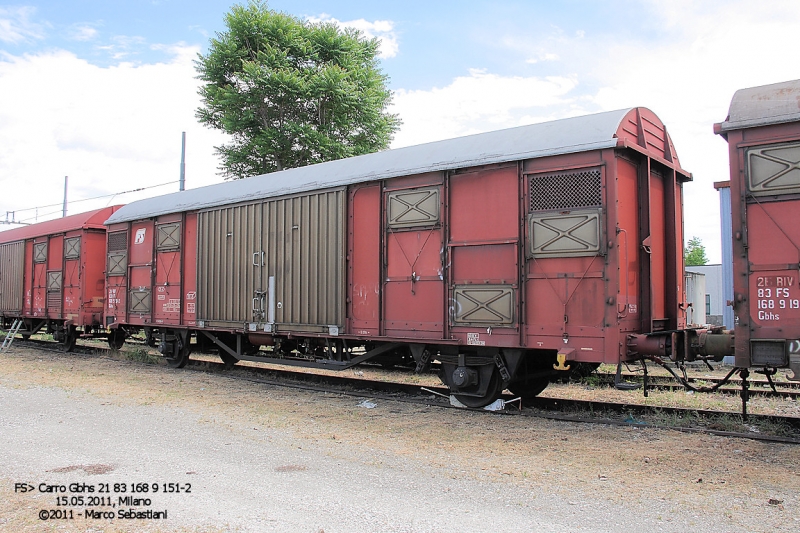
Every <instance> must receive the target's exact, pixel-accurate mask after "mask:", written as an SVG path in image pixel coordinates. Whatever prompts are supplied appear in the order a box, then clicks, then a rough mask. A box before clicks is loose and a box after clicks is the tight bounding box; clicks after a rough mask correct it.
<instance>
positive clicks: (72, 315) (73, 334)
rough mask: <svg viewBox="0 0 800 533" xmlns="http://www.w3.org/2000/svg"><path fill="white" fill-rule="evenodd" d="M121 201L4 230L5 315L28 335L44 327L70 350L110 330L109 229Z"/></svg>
mask: <svg viewBox="0 0 800 533" xmlns="http://www.w3.org/2000/svg"><path fill="white" fill-rule="evenodd" d="M117 209H119V206H113V207H107V208H104V209H98V210H95V211H89V212H86V213H81V214H78V215H72V216H68V217H65V218H59V219H56V220H50V221H47V222H41V223H38V224H32V225H30V226H25V227H22V228H17V229H12V230H8V231H3V232H0V316H1V317H2V321H3V326H4V327H5V328H10V327H11V325H13V322H14V321H15V320H21V321H22V324H21V327H20V329H19V332H20V333H21V334H22V335H23V337H28V336H30V335H32V334H34V333H36V332H38V331H39V330H41V329H42V328H45V330H46V331H47V332H48V333H53V334H54V336H55V338H56V339H57V340H59V341H61V342H63V343H64V344H65V346H66V347H67V349H68V350H71V349H72V348H73V347H74V346H75V340H76V339H77V337H78V336H79V335H80V334H81V333H83V334H91V333H92V332H94V331H95V330H100V331H104V330H105V327H104V325H103V303H104V297H105V294H104V289H103V288H104V283H105V279H104V270H105V259H106V232H105V226H104V225H103V222H105V220H106V219H107V218H108V217H109V216H111V215H112V214H113V213H114V212H115V211H116V210H117Z"/></svg>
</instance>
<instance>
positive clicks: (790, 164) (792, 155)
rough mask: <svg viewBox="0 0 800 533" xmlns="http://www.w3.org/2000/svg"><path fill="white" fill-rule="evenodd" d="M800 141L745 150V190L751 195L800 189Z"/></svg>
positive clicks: (792, 191)
mask: <svg viewBox="0 0 800 533" xmlns="http://www.w3.org/2000/svg"><path fill="white" fill-rule="evenodd" d="M798 163H800V143H791V144H779V145H770V146H760V147H757V148H750V149H749V150H747V190H748V191H749V192H750V193H751V194H752V195H754V196H765V195H775V194H789V193H797V192H800V168H799V167H798Z"/></svg>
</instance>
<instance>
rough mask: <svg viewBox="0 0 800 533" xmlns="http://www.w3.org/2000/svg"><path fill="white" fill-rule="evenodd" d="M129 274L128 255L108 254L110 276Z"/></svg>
mask: <svg viewBox="0 0 800 533" xmlns="http://www.w3.org/2000/svg"><path fill="white" fill-rule="evenodd" d="M127 273H128V254H127V253H126V252H112V253H109V254H108V275H109V276H124V275H125V274H127Z"/></svg>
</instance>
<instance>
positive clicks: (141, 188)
mask: <svg viewBox="0 0 800 533" xmlns="http://www.w3.org/2000/svg"><path fill="white" fill-rule="evenodd" d="M173 183H178V180H175V181H168V182H166V183H159V184H158V185H150V186H148V187H139V188H138V189H131V190H128V191H122V192H116V193H112V194H104V195H101V196H93V197H91V198H82V199H80V200H72V201H70V202H69V203H70V205H72V204H77V203H80V202H89V201H91V200H102V199H103V198H112V199H113V198H114V197H116V196H122V195H123V194H130V193H134V192H140V191H145V190H147V189H154V188H156V187H163V186H165V185H172V184H173ZM109 203H110V202H109ZM53 207H58V208H59V209H58V211H51V212H47V213H44V214H42V213H39V212H38V211H39V209H48V208H53ZM62 207H63V204H61V203H58V204H48V205H40V206H37V207H27V208H24V209H16V210H14V211H9V212H8V213H13V214H18V213H24V212H26V211H36V214H35V215H34V216H31V217H26V218H21V219H16V218H15V219H14V221H13V222H10V221H9V222H7V223H9V224H29V223H30V222H29V221H30V220H36V219H38V218H40V217H41V218H45V217H48V216H50V215H55V214H58V213H61V212H62V211H61V209H62ZM8 213H7V215H6V218H7V217H8ZM0 223H5V222H3V221H0Z"/></svg>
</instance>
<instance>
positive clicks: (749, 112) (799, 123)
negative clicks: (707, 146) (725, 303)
mask: <svg viewBox="0 0 800 533" xmlns="http://www.w3.org/2000/svg"><path fill="white" fill-rule="evenodd" d="M798 102H800V80H795V81H789V82H785V83H777V84H774V85H765V86H762V87H753V88H749V89H742V90H740V91H737V92H736V94H735V95H734V96H733V100H732V101H731V106H730V109H729V113H728V117H727V118H726V119H725V121H724V122H722V123H720V124H715V125H714V132H715V133H718V134H720V135H722V136H723V137H724V138H725V139H726V140H727V141H728V146H729V154H730V169H731V180H730V187H731V224H732V237H733V292H734V299H733V302H732V304H733V308H734V312H735V314H736V325H735V337H736V363H735V364H736V366H737V367H739V368H749V367H762V368H765V370H766V371H767V372H769V370H768V369H771V368H777V367H790V368H791V369H792V370H793V371H794V377H793V379H800V224H798V220H797V213H798V212H800V107H798Z"/></svg>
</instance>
